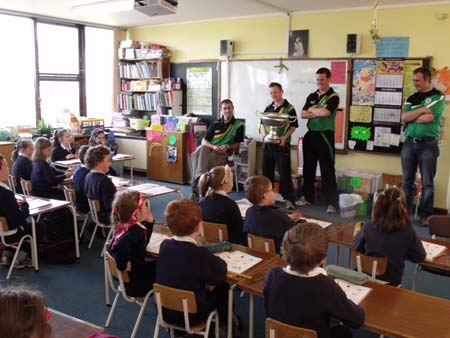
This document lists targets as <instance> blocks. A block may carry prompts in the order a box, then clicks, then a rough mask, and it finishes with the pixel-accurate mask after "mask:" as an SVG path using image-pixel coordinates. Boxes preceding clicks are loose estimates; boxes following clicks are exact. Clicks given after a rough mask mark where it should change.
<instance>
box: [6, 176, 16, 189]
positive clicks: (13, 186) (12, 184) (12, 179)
mask: <svg viewBox="0 0 450 338" xmlns="http://www.w3.org/2000/svg"><path fill="white" fill-rule="evenodd" d="M8 185H9V187H10V189H11V190H12V191H13V192H14V193H16V186H17V179H16V177H15V176H13V175H8Z"/></svg>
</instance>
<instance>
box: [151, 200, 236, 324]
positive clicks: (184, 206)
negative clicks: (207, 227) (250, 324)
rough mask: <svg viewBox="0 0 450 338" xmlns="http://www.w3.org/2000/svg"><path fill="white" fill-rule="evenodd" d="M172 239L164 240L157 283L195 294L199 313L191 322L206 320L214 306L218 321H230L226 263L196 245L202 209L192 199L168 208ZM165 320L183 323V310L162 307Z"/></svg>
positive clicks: (176, 202) (200, 227) (192, 316)
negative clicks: (217, 313)
mask: <svg viewBox="0 0 450 338" xmlns="http://www.w3.org/2000/svg"><path fill="white" fill-rule="evenodd" d="M165 215H166V222H167V225H168V227H169V229H170V231H171V232H172V233H173V234H174V236H173V238H171V239H166V240H165V241H163V242H162V244H161V247H160V250H159V259H158V264H157V265H156V283H159V284H161V285H165V286H168V287H172V288H177V289H182V290H189V291H193V292H194V293H195V297H196V301H197V313H196V314H193V315H191V314H190V315H189V319H190V324H191V325H195V324H197V323H199V322H201V321H203V320H205V319H206V318H207V316H208V314H209V313H210V312H211V311H212V310H213V309H215V308H217V310H218V312H219V322H220V324H221V325H224V324H225V323H226V322H227V303H228V284H226V283H225V279H226V277H227V264H226V263H225V262H224V261H223V260H222V259H220V258H219V257H216V256H214V255H213V254H212V253H211V252H209V251H208V249H206V248H204V247H200V246H197V242H196V240H195V237H196V236H198V235H199V234H200V233H201V230H202V211H201V209H200V206H199V205H198V204H197V203H196V202H194V201H191V200H186V199H181V200H176V201H171V202H170V203H169V204H168V205H167V208H166V211H165ZM163 313H164V320H165V321H167V322H169V323H172V324H176V325H179V326H184V319H183V313H181V312H177V311H172V310H168V309H164V310H163Z"/></svg>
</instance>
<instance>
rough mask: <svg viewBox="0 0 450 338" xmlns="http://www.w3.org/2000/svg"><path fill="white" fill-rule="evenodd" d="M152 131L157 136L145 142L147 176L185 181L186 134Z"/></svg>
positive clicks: (164, 179)
mask: <svg viewBox="0 0 450 338" xmlns="http://www.w3.org/2000/svg"><path fill="white" fill-rule="evenodd" d="M153 133H154V134H155V135H157V137H154V138H153V140H152V141H148V144H147V176H148V177H149V178H152V179H155V180H161V181H168V182H173V183H181V184H184V183H186V182H187V179H188V177H187V156H188V155H187V144H186V135H187V134H186V133H181V132H156V131H153ZM159 136H160V137H159ZM174 141H175V143H174Z"/></svg>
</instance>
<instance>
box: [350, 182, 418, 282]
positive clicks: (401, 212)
mask: <svg viewBox="0 0 450 338" xmlns="http://www.w3.org/2000/svg"><path fill="white" fill-rule="evenodd" d="M353 249H355V250H357V251H359V252H361V253H363V254H365V255H368V256H375V257H387V259H388V266H387V269H386V272H385V273H384V274H383V275H381V276H377V278H378V279H381V280H384V281H387V282H389V283H390V284H392V285H398V284H400V283H401V281H402V276H403V270H404V268H405V259H407V260H409V261H411V262H414V263H419V262H422V261H423V260H424V259H425V256H426V254H425V249H424V248H423V245H422V242H421V241H420V239H419V237H418V236H417V234H416V232H415V231H414V229H413V227H412V226H411V223H410V221H409V217H408V209H407V208H406V200H405V194H404V193H403V191H402V190H400V189H398V188H389V189H386V190H385V191H383V192H382V193H380V194H378V198H377V200H376V202H375V206H374V211H373V216H372V220H370V221H367V222H365V223H364V225H363V226H362V228H361V231H360V232H359V233H358V234H357V235H356V238H355V242H354V243H353Z"/></svg>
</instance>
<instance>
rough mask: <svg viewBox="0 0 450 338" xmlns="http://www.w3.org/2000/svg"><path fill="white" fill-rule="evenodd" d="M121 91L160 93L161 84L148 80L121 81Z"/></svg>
mask: <svg viewBox="0 0 450 338" xmlns="http://www.w3.org/2000/svg"><path fill="white" fill-rule="evenodd" d="M121 89H122V91H154V92H157V91H160V90H161V84H160V83H155V82H153V81H149V80H125V79H122V81H121Z"/></svg>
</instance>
